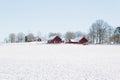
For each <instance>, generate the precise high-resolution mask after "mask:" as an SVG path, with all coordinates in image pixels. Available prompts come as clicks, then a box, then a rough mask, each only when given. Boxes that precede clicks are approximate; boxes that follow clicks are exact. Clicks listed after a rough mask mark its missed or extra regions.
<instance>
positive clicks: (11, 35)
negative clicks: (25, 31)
mask: <svg viewBox="0 0 120 80" xmlns="http://www.w3.org/2000/svg"><path fill="white" fill-rule="evenodd" d="M9 40H10V42H11V43H14V42H15V34H14V33H11V34H9Z"/></svg>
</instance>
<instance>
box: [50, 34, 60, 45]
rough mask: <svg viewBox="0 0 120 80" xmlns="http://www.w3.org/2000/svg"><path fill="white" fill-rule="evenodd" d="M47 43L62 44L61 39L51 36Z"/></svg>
mask: <svg viewBox="0 0 120 80" xmlns="http://www.w3.org/2000/svg"><path fill="white" fill-rule="evenodd" d="M48 43H62V39H61V38H60V37H59V36H53V37H51V38H50V39H49V40H48Z"/></svg>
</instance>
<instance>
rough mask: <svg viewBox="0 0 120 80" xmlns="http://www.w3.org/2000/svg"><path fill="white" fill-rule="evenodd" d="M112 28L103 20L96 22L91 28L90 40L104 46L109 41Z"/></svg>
mask: <svg viewBox="0 0 120 80" xmlns="http://www.w3.org/2000/svg"><path fill="white" fill-rule="evenodd" d="M109 28H110V26H109V25H108V23H106V22H104V21H103V20H96V22H95V23H93V24H92V26H91V27H90V32H89V35H90V38H91V42H92V43H98V44H103V43H105V42H106V41H108V37H107V36H108V35H107V33H108V30H109Z"/></svg>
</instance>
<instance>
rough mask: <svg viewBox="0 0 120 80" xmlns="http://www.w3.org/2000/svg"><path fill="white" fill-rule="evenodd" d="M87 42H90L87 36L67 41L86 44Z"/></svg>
mask: <svg viewBox="0 0 120 80" xmlns="http://www.w3.org/2000/svg"><path fill="white" fill-rule="evenodd" d="M87 42H88V40H87V39H86V38H85V37H82V38H75V39H71V40H70V42H67V43H71V44H86V43H87Z"/></svg>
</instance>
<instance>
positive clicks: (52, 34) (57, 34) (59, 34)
mask: <svg viewBox="0 0 120 80" xmlns="http://www.w3.org/2000/svg"><path fill="white" fill-rule="evenodd" d="M52 36H61V33H52V32H51V33H49V36H48V37H52Z"/></svg>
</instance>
